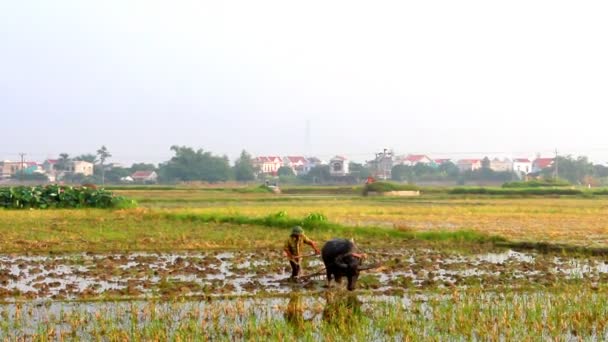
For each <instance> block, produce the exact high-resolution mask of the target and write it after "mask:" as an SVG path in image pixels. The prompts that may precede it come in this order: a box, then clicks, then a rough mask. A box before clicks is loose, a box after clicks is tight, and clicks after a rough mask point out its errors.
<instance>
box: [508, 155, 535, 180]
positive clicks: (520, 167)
mask: <svg viewBox="0 0 608 342" xmlns="http://www.w3.org/2000/svg"><path fill="white" fill-rule="evenodd" d="M512 169H513V171H514V172H515V173H516V174H517V176H519V178H523V177H524V176H525V175H527V174H528V173H530V172H532V162H531V161H530V159H528V158H515V159H513V166H512Z"/></svg>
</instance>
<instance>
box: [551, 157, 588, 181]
mask: <svg viewBox="0 0 608 342" xmlns="http://www.w3.org/2000/svg"><path fill="white" fill-rule="evenodd" d="M556 160H557V172H556V170H555V167H556V161H553V164H552V165H551V166H550V167H548V168H546V169H543V170H541V171H540V174H541V176H543V177H544V178H547V179H550V178H554V177H555V175H556V173H557V175H558V177H559V178H561V179H566V180H568V181H569V182H571V183H573V184H582V183H584V182H585V181H586V178H587V177H589V176H593V174H594V167H593V164H592V163H590V162H589V160H588V159H587V157H585V156H579V157H578V158H574V157H572V156H570V155H568V156H558V157H557V159H556Z"/></svg>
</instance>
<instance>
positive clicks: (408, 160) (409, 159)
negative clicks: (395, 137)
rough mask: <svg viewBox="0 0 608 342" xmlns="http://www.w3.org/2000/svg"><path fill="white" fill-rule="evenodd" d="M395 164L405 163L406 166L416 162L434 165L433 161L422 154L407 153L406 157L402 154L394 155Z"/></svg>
mask: <svg viewBox="0 0 608 342" xmlns="http://www.w3.org/2000/svg"><path fill="white" fill-rule="evenodd" d="M395 164H397V165H407V166H414V165H416V164H425V165H429V166H436V163H435V161H434V160H433V159H431V158H429V157H428V156H426V155H424V154H409V155H407V156H406V157H404V156H399V157H396V158H395Z"/></svg>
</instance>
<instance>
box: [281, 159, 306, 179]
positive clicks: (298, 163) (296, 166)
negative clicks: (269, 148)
mask: <svg viewBox="0 0 608 342" xmlns="http://www.w3.org/2000/svg"><path fill="white" fill-rule="evenodd" d="M306 163H307V160H306V158H304V157H302V156H287V157H283V166H286V167H289V168H291V169H292V170H293V173H295V174H296V175H299V174H302V173H306V172H305V168H306Z"/></svg>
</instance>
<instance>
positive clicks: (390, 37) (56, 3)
mask: <svg viewBox="0 0 608 342" xmlns="http://www.w3.org/2000/svg"><path fill="white" fill-rule="evenodd" d="M606 18H608V2H606V1H577V2H574V1H568V2H566V1H531V0H528V1H508V2H507V1H504V2H497V1H487V0H486V1H415V2H414V1H375V2H371V1H360V2H359V1H306V2H301V1H300V2H296V1H285V0H283V1H242V2H236V1H202V0H200V1H185V0H182V1H152V0H142V1H130V0H115V1H112V0H104V1H82V0H73V1H68V0H53V1H48V0H39V1H33V0H32V1H26V0H24V1H3V2H0V127H1V128H2V139H1V140H0V159H17V155H16V154H17V153H18V152H22V151H23V152H26V153H28V154H29V155H30V157H31V159H44V158H46V157H50V156H56V155H57V154H59V153H60V152H68V153H70V154H73V155H75V154H79V153H86V152H94V151H95V150H96V149H97V148H98V147H100V146H101V145H102V144H105V145H106V146H107V147H108V148H109V149H110V151H111V152H112V153H113V154H114V159H113V160H115V161H122V162H132V161H152V162H159V161H163V160H166V159H168V158H169V157H170V156H171V153H170V151H169V147H170V146H171V145H173V144H178V145H188V146H193V147H202V148H204V149H206V150H211V151H213V152H215V153H217V154H228V155H229V156H230V157H232V158H234V157H235V156H237V155H238V153H239V152H240V150H241V149H243V148H245V149H247V150H248V151H250V152H251V153H253V154H278V155H285V154H316V155H318V156H320V157H322V158H329V157H330V156H331V155H334V154H344V155H347V156H350V157H351V158H353V159H356V160H360V161H363V160H366V159H371V157H372V156H373V153H374V152H376V151H378V150H381V149H382V148H384V147H388V148H393V149H394V150H395V151H396V152H399V153H409V152H412V153H430V154H431V156H436V157H441V156H446V155H447V156H452V157H455V158H460V157H474V156H478V155H484V154H489V155H490V156H494V155H499V156H503V155H505V156H515V157H518V156H522V155H523V156H528V157H531V156H534V154H535V153H536V152H541V153H543V154H544V155H547V156H548V155H549V154H550V153H551V151H553V149H555V148H558V149H559V150H560V151H563V152H564V153H572V154H585V155H588V156H590V157H591V158H592V159H593V160H595V161H596V162H602V163H605V162H607V161H608V142H607V139H606V135H605V132H606V127H607V123H608V43H607V42H608V20H606ZM307 120H310V123H311V144H310V146H307V144H306V134H305V132H306V129H305V127H306V121H307Z"/></svg>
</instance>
